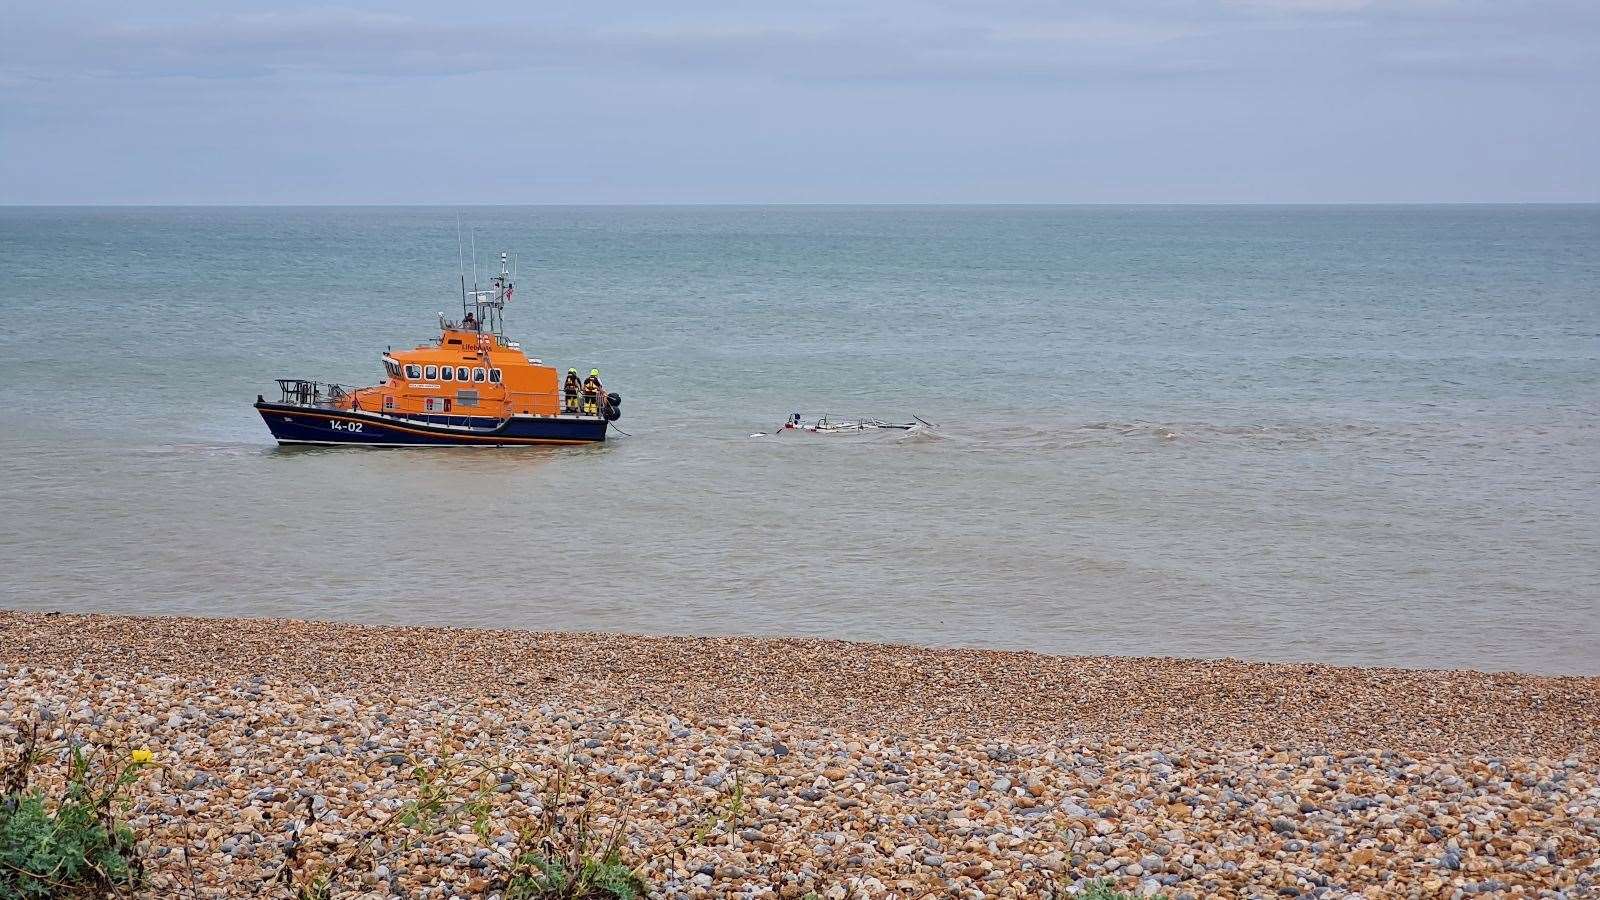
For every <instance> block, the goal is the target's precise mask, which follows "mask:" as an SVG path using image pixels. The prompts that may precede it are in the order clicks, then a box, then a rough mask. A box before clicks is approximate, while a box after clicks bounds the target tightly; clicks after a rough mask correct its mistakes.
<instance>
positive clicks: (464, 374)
mask: <svg viewBox="0 0 1600 900" xmlns="http://www.w3.org/2000/svg"><path fill="white" fill-rule="evenodd" d="M471 379H472V373H471V372H470V371H469V370H468V369H467V367H466V366H456V380H457V381H470V380H471Z"/></svg>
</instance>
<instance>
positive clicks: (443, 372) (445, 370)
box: [439, 366, 456, 381]
mask: <svg viewBox="0 0 1600 900" xmlns="http://www.w3.org/2000/svg"><path fill="white" fill-rule="evenodd" d="M454 377H456V376H455V374H454V373H453V372H452V371H451V369H450V367H449V366H441V367H440V368H439V378H440V379H441V380H443V381H449V380H450V379H452V378H454Z"/></svg>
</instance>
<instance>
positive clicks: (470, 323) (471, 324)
mask: <svg viewBox="0 0 1600 900" xmlns="http://www.w3.org/2000/svg"><path fill="white" fill-rule="evenodd" d="M461 327H462V328H465V329H467V330H468V331H477V330H478V317H477V316H475V315H473V314H472V313H467V317H466V318H465V319H462V320H461Z"/></svg>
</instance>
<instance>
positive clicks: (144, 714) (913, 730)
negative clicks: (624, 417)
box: [0, 613, 1600, 900]
mask: <svg viewBox="0 0 1600 900" xmlns="http://www.w3.org/2000/svg"><path fill="white" fill-rule="evenodd" d="M30 723H39V725H40V731H39V733H40V737H41V739H47V740H51V741H57V742H60V741H65V740H70V739H78V740H86V741H88V742H89V743H91V744H95V745H101V746H108V747H113V748H134V747H137V748H148V749H149V750H150V751H151V753H152V757H153V764H152V766H151V773H150V775H149V777H146V778H143V779H141V780H140V782H139V783H138V784H137V785H136V786H135V793H134V803H133V805H132V807H131V808H130V809H129V811H128V815H129V820H130V823H131V824H132V825H133V826H134V828H135V829H136V831H137V832H138V834H139V835H140V836H141V838H142V839H143V840H145V841H147V842H148V844H149V846H150V847H151V848H152V859H151V865H150V873H149V886H148V893H149V895H150V896H152V897H165V896H178V895H183V896H188V895H193V896H203V897H235V896H237V897H245V896H292V887H291V886H290V885H288V884H286V883H285V881H284V879H282V878H281V877H280V876H281V874H282V869H283V859H284V846H285V842H289V841H292V842H294V846H295V847H297V848H299V851H298V852H299V853H300V854H301V856H302V858H309V859H310V860H311V864H312V865H315V864H316V862H317V860H318V859H319V858H322V857H326V858H327V859H329V860H332V859H336V858H338V857H339V855H340V854H342V853H346V852H347V851H348V850H349V849H350V848H352V847H354V846H357V845H361V844H362V842H363V841H370V840H371V839H372V835H374V834H376V833H378V832H380V831H381V830H382V829H383V828H384V827H386V824H385V823H387V822H390V821H391V820H392V819H393V816H394V814H395V812H396V810H399V809H401V808H402V807H403V805H404V804H405V803H406V802H407V798H410V797H413V796H415V793H416V791H417V788H418V785H417V783H416V782H417V773H418V772H427V771H434V772H448V773H453V774H452V777H455V776H459V777H460V778H461V779H462V784H463V785H464V786H471V787H472V788H473V789H474V790H477V791H479V792H480V794H481V796H482V797H483V800H484V803H483V816H482V818H481V819H480V820H479V821H478V822H476V823H468V822H462V823H459V824H454V825H451V826H449V827H446V828H441V829H438V830H436V831H435V832H433V833H429V834H427V835H425V836H424V837H423V838H422V839H420V840H418V841H413V842H410V843H408V844H405V845H399V846H394V847H391V848H389V849H387V850H386V851H385V852H384V853H383V854H382V855H374V856H371V857H370V858H369V857H363V866H362V870H361V871H359V872H356V873H354V874H353V875H352V876H351V879H350V882H349V884H347V885H345V886H344V889H343V892H342V893H339V894H336V896H364V897H418V898H423V897H427V898H441V900H443V898H450V897H462V898H470V897H489V896H495V894H496V890H497V885H498V884H499V881H497V878H498V873H500V872H502V871H503V870H504V868H505V866H506V865H507V864H508V856H509V852H510V851H509V850H508V849H507V848H508V847H510V846H512V845H513V844H514V843H515V840H516V832H517V829H518V827H519V823H521V822H524V821H527V820H528V819H529V818H530V817H537V816H539V815H541V814H542V813H543V812H545V807H546V806H547V805H549V804H551V803H555V802H562V801H561V800H560V799H558V798H556V795H554V794H553V793H552V791H551V785H552V784H553V783H556V782H560V783H563V784H567V785H569V786H571V791H572V793H573V794H574V795H576V796H581V798H582V801H583V803H584V804H585V806H586V808H587V809H588V810H589V813H590V814H591V815H592V816H593V818H594V822H595V823H596V824H597V826H598V827H603V828H605V829H608V830H610V831H613V832H614V833H616V834H617V835H619V836H620V837H619V840H620V841H621V844H622V846H623V848H624V850H625V853H626V855H627V858H628V860H629V862H630V864H632V865H636V866H637V868H638V870H639V872H640V874H641V875H642V876H643V877H644V878H645V879H646V880H647V881H648V882H649V883H650V885H651V886H652V889H653V895H654V896H661V897H685V898H703V897H718V898H723V897H730V898H731V897H741V898H743V897H795V898H799V897H804V896H806V895H807V894H810V893H814V894H816V895H817V896H818V897H828V898H843V897H846V896H850V897H874V898H877V897H882V898H888V897H895V898H913V897H918V898H920V897H974V898H976V897H1043V896H1070V895H1072V894H1073V893H1075V892H1079V891H1082V890H1084V889H1085V888H1086V887H1087V886H1088V885H1089V884H1091V883H1092V882H1094V881H1096V880H1102V879H1104V880H1108V881H1109V882H1111V883H1112V884H1114V886H1115V887H1116V888H1117V889H1119V890H1122V891H1126V892H1128V893H1131V894H1134V895H1144V896H1165V897H1169V898H1202V897H1262V896H1286V897H1287V896H1304V897H1348V896H1365V897H1461V896H1474V895H1484V896H1525V897H1563V898H1578V897H1593V896H1597V895H1600V771H1597V769H1600V744H1597V742H1596V735H1597V733H1600V678H1596V677H1540V676H1532V675H1520V674H1510V673H1494V674H1489V673H1479V672H1470V671H1412V670H1398V669H1354V668H1340V667H1332V666H1321V665H1294V664H1259V663H1246V662H1240V661H1236V660H1219V661H1197V660H1179V659H1126V658H1096V657H1053V656H1043V655H1039V654H1033V653H1021V652H1001V651H978V650H934V649H924V648H915V647H903V646H886V645H874V644H859V643H847V642H838V641H822V640H809V639H808V640H801V639H792V640H766V639H760V640H758V639H745V638H688V637H636V636H621V635H611V634H551V633H536V632H516V631H471V630H452V629H438V628H412V627H406V628H401V627H377V626H356V625H345V624H329V623H311V622H302V621H285V620H208V619H183V618H142V617H131V616H109V615H66V614H54V613H0V753H5V754H9V753H11V751H12V748H13V746H14V745H15V743H16V741H17V740H18V738H19V736H20V734H21V733H22V732H23V730H24V729H26V728H28V727H30Z"/></svg>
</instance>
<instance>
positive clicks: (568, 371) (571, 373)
mask: <svg viewBox="0 0 1600 900" xmlns="http://www.w3.org/2000/svg"><path fill="white" fill-rule="evenodd" d="M567 374H568V375H576V374H578V370H577V369H568V370H567Z"/></svg>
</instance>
